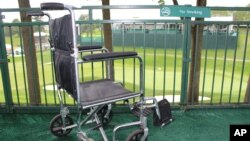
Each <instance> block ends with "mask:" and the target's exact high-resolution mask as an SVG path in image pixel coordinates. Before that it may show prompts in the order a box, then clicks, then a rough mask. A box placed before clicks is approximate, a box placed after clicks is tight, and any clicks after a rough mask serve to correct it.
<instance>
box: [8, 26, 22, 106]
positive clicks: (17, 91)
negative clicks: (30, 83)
mask: <svg viewBox="0 0 250 141" xmlns="http://www.w3.org/2000/svg"><path fill="white" fill-rule="evenodd" d="M9 34H10V44H11V54H12V61H13V63H12V65H13V70H14V72H13V75H14V82H15V88H16V96H17V104H18V105H20V98H19V90H18V84H17V73H16V72H17V71H16V60H15V51H14V47H13V34H12V27H11V26H9Z"/></svg>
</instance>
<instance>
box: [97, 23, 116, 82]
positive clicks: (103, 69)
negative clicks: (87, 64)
mask: <svg viewBox="0 0 250 141" xmlns="http://www.w3.org/2000/svg"><path fill="white" fill-rule="evenodd" d="M112 25H113V23H111V28H112V27H113V26H112ZM100 27H101V44H103V26H100ZM111 30H113V29H111ZM111 36H112V39H113V32H112V35H111ZM112 42H113V41H112ZM112 45H113V43H112ZM102 53H104V51H102ZM104 66H105V64H104V61H102V79H104V74H105V73H104V71H105V67H104Z"/></svg>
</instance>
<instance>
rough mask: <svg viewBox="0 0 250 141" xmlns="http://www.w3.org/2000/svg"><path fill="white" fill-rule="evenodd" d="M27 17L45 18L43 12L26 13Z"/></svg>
mask: <svg viewBox="0 0 250 141" xmlns="http://www.w3.org/2000/svg"><path fill="white" fill-rule="evenodd" d="M26 15H27V16H44V13H43V12H42V11H29V12H27V13H26Z"/></svg>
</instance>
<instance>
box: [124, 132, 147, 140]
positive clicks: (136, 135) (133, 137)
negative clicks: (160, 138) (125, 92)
mask: <svg viewBox="0 0 250 141" xmlns="http://www.w3.org/2000/svg"><path fill="white" fill-rule="evenodd" d="M143 134H144V131H143V129H138V130H135V131H134V132H132V133H131V134H130V135H129V136H128V137H127V139H126V141H141V138H142V136H143ZM147 140H148V138H146V140H145V141H147Z"/></svg>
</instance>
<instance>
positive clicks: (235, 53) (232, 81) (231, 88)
mask: <svg viewBox="0 0 250 141" xmlns="http://www.w3.org/2000/svg"><path fill="white" fill-rule="evenodd" d="M236 33H237V35H236V43H235V48H234V59H233V68H232V76H231V84H230V92H229V99H228V103H231V100H232V90H233V84H234V80H233V79H234V74H235V73H234V70H235V62H236V61H235V60H236V55H237V45H238V38H239V24H238V25H237V32H236Z"/></svg>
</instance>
